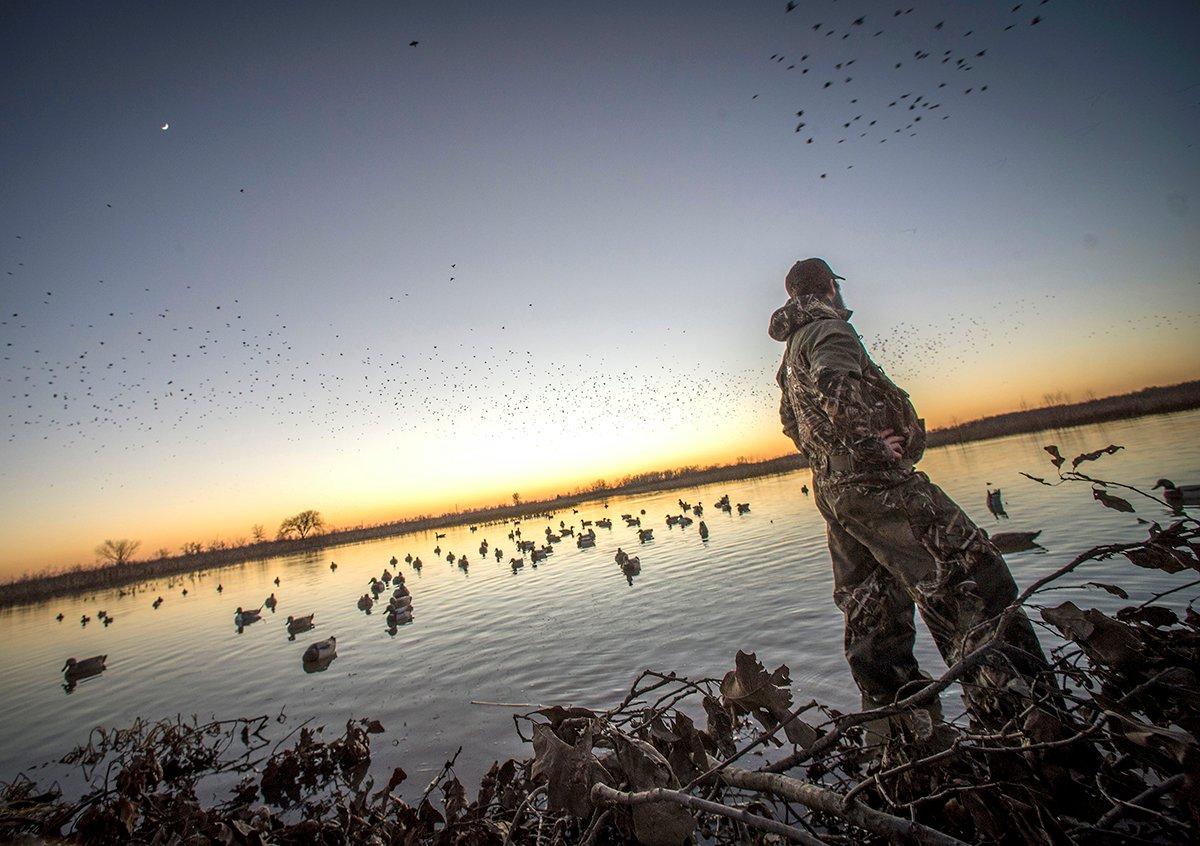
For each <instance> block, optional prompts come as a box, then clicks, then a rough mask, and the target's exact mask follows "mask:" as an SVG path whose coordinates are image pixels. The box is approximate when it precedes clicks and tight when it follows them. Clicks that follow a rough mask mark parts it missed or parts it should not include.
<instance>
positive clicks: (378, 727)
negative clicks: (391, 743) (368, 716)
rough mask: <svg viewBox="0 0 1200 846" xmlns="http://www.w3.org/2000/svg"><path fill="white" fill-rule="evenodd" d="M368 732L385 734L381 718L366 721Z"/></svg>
mask: <svg viewBox="0 0 1200 846" xmlns="http://www.w3.org/2000/svg"><path fill="white" fill-rule="evenodd" d="M365 725H366V729H367V734H383V723H381V722H379V720H371V721H370V722H368V723H366V724H365Z"/></svg>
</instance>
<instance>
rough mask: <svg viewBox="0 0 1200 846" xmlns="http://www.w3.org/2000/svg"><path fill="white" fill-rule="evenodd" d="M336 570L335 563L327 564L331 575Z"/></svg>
mask: <svg viewBox="0 0 1200 846" xmlns="http://www.w3.org/2000/svg"><path fill="white" fill-rule="evenodd" d="M336 569H337V562H336V561H330V562H329V572H331V573H332V572H333V571H334V570H336Z"/></svg>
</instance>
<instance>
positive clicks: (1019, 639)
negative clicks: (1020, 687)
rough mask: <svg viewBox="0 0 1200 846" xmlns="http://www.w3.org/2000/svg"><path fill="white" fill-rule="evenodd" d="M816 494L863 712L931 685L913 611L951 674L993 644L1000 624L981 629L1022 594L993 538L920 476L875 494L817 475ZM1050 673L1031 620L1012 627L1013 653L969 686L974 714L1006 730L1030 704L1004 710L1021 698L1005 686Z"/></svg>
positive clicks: (1006, 651) (997, 657)
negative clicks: (921, 664)
mask: <svg viewBox="0 0 1200 846" xmlns="http://www.w3.org/2000/svg"><path fill="white" fill-rule="evenodd" d="M813 488H814V494H815V498H816V502H817V507H818V508H819V509H820V511H821V514H822V515H823V516H824V517H825V521H826V523H827V533H828V538H829V552H830V557H831V558H832V559H833V582H834V589H833V598H834V602H835V603H836V604H837V606H838V608H840V609H841V610H842V613H843V614H844V615H845V621H846V630H845V647H846V660H847V661H848V662H849V664H850V672H851V673H852V674H853V676H854V681H855V682H856V683H857V684H858V687H859V690H860V691H862V697H863V707H864V708H873V707H877V706H880V705H885V704H888V703H890V702H892V701H893V699H894V698H895V697H896V694H897V693H901V692H902V689H903V688H904V687H905V685H907V684H908V683H910V682H921V681H923V680H924V679H926V678H928V677H927V676H924V675H922V673H921V672H920V670H919V669H918V667H917V661H916V658H915V657H914V656H913V641H914V639H915V637H916V628H915V626H914V624H913V610H914V608H916V609H919V610H920V612H921V617H922V619H923V620H924V621H925V625H926V626H927V627H928V628H929V631H930V633H931V634H932V635H933V639H934V642H935V643H936V645H937V648H938V651H939V652H940V653H941V655H942V658H943V659H945V661H946V664H947V666H951V665H953V664H954V663H955V662H957V661H958V660H959V659H960V658H962V657H963V656H964V655H966V654H967V653H969V652H971V651H972V650H974V649H975V648H976V647H977V646H979V645H980V644H981V643H983V642H984V641H986V640H988V639H989V638H990V637H991V636H992V634H993V632H994V631H995V626H994V624H993V625H983V626H979V624H980V623H984V622H985V621H987V620H989V619H990V618H993V617H995V616H996V615H998V614H999V613H1000V612H1001V611H1003V610H1004V608H1005V607H1007V606H1008V605H1009V604H1010V603H1011V602H1012V601H1013V600H1014V599H1016V596H1017V586H1016V584H1015V583H1014V582H1013V578H1012V575H1011V574H1010V573H1009V570H1008V566H1007V565H1006V564H1005V563H1004V559H1003V558H1002V557H1001V556H1000V553H999V552H998V551H997V550H996V548H995V547H994V546H993V545H992V543H991V541H989V540H988V539H987V535H986V534H984V533H983V532H982V531H981V530H980V529H978V528H977V527H976V526H975V524H974V523H972V522H971V519H970V518H969V517H967V515H966V514H964V513H963V511H962V509H961V508H959V507H958V506H957V505H956V504H955V503H954V502H953V501H952V500H951V499H950V498H949V497H948V496H946V494H945V493H943V492H942V490H941V488H939V487H938V486H937V485H935V484H933V483H932V482H930V481H929V477H928V476H926V475H925V474H924V473H919V472H914V473H911V474H909V476H908V478H906V479H905V480H904V481H902V482H900V483H899V484H897V485H894V486H891V487H875V486H871V485H866V484H853V485H842V484H838V483H836V482H832V481H831V480H830V479H829V478H828V477H826V476H824V475H823V474H819V473H818V474H814V478H813ZM977 626H979V629H978V631H975V632H974V633H971V632H972V630H973V629H975V628H976V627H977ZM1045 667H1046V659H1045V656H1044V654H1043V652H1042V648H1041V645H1040V644H1039V643H1038V640H1037V636H1036V635H1035V634H1034V631H1033V627H1032V626H1031V625H1030V623H1029V620H1028V619H1027V618H1026V617H1025V615H1024V614H1023V613H1022V614H1020V615H1018V616H1017V617H1016V618H1015V619H1013V620H1012V621H1011V622H1010V623H1009V624H1008V627H1007V630H1006V632H1005V635H1004V646H1003V647H1002V648H1001V649H999V650H997V651H996V652H994V653H993V655H992V656H990V659H989V660H988V661H987V662H985V663H984V664H983V665H982V666H980V667H979V668H977V669H976V670H974V671H972V672H970V673H968V674H967V675H966V676H965V677H964V679H963V687H964V690H965V692H966V700H967V706H968V708H969V709H970V711H971V713H972V714H973V715H974V716H976V717H978V718H980V719H983V720H985V721H986V722H989V723H993V724H997V723H1003V722H1004V720H1006V719H1008V718H1009V717H1011V716H1014V708H1015V707H1018V706H1019V704H1020V699H1023V698H1024V697H1020V698H1018V700H1017V701H1013V702H1008V701H1005V700H1009V699H1013V698H1014V697H1013V696H1012V695H1011V694H1007V693H1005V692H1004V686H1005V684H1006V683H1007V682H1008V681H1009V680H1010V679H1012V678H1013V677H1014V676H1018V677H1023V678H1026V679H1031V678H1032V677H1033V676H1034V675H1036V674H1037V673H1038V672H1039V671H1040V670H1044V669H1045ZM914 691H915V687H913V688H910V689H909V690H907V691H903V693H904V695H907V694H908V693H912V692H914ZM1026 704H1027V700H1026Z"/></svg>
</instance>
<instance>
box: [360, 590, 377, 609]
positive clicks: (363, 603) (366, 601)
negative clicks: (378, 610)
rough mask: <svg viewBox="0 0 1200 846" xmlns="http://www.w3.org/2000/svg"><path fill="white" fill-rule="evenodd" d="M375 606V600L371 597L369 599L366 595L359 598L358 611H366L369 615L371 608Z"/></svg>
mask: <svg viewBox="0 0 1200 846" xmlns="http://www.w3.org/2000/svg"><path fill="white" fill-rule="evenodd" d="M374 604H375V600H374V599H372V598H371V597H369V596H368V595H367V594H365V593H364V594H363V595H362V596H360V597H359V598H358V610H359V611H366V612H368V613H369V612H370V611H371V606H373V605H374Z"/></svg>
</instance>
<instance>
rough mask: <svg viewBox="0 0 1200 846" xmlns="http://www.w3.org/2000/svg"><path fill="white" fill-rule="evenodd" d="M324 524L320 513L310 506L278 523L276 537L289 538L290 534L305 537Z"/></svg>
mask: <svg viewBox="0 0 1200 846" xmlns="http://www.w3.org/2000/svg"><path fill="white" fill-rule="evenodd" d="M324 526H325V521H324V520H322V519H321V513H320V512H319V511H313V510H312V509H311V508H310V509H308V510H307V511H301V512H300V513H299V514H297V515H295V516H294V517H288V518H287V519H286V520H284V521H283V522H282V523H280V524H279V534H278V537H280V538H290V537H291V536H292V535H296V536H297V537H300V538H306V537H308V536H309V535H311V534H315V533H317V532H319V531H320V530H321V529H322V528H323V527H324Z"/></svg>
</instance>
